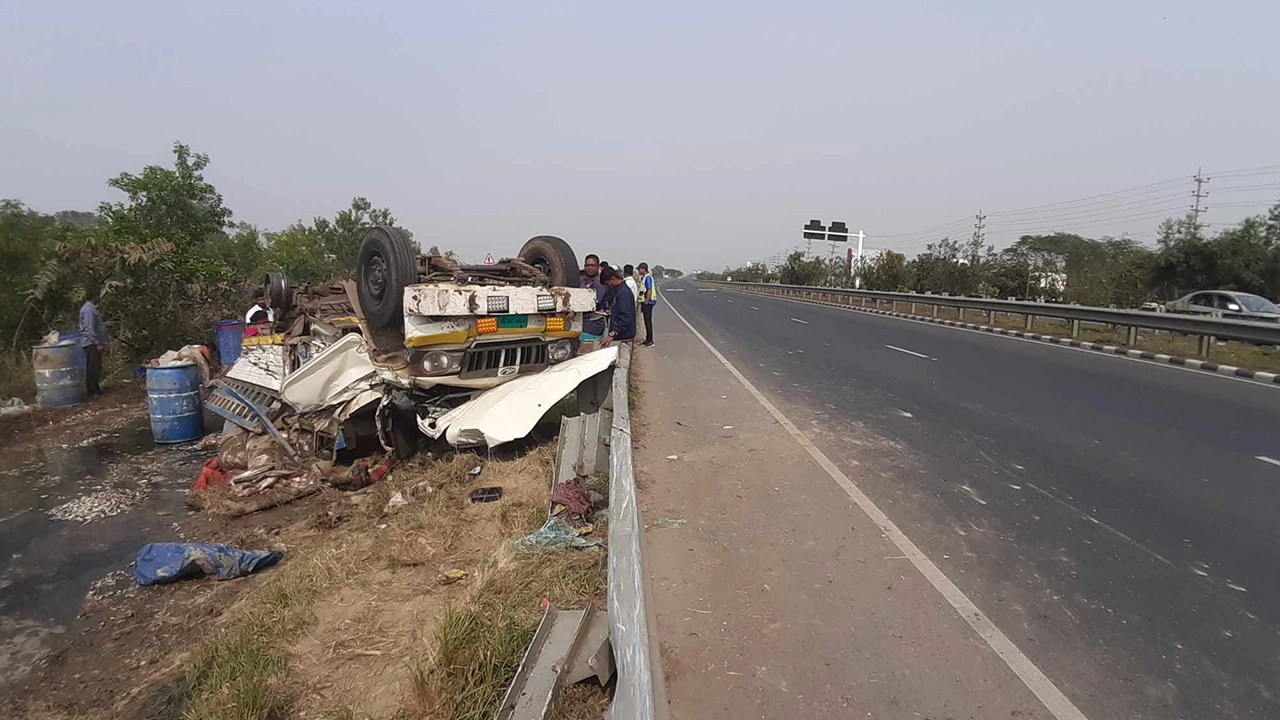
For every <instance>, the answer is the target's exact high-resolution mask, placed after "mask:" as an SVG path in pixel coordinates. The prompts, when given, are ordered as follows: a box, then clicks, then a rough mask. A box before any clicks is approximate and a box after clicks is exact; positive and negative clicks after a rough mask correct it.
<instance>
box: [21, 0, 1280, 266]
mask: <svg viewBox="0 0 1280 720" xmlns="http://www.w3.org/2000/svg"><path fill="white" fill-rule="evenodd" d="M1277 27H1280V2H1276V1H1275V0H1257V1H1255V2H1247V3H1244V2H1218V3H1204V2H1197V3H1192V2H1184V1H1182V0H1163V1H1161V2H1136V1H1133V0H1126V1H1125V2H1115V1H1114V0H1113V1H1112V2H1093V1H1092V0H1078V1H1077V2H1071V3H1028V2H1025V1H1023V2H909V1H903V0H899V1H898V2H876V3H860V2H829V3H797V2H789V3H781V2H770V3H763V2H744V1H743V0H738V1H737V2H723V3H710V2H701V3H689V2H680V3H673V2H649V3H629V4H626V5H624V4H621V3H606V2H599V1H597V2H583V3H555V2H545V1H544V2H518V3H514V2H513V3H502V4H499V3H479V2H457V1H455V2H449V3H432V2H395V3H367V2H366V3H356V2H351V3H344V4H343V5H338V4H336V3H328V2H323V1H322V0H320V1H315V0H313V1H312V2H305V3H303V2H281V1H279V0H273V1H271V2H254V3H241V2H218V3H210V2H201V3H195V2H173V1H170V2H155V3H142V2H124V3H120V2H101V1H100V0H95V1H93V2H85V1H81V2H15V0H8V1H7V2H5V3H4V9H3V22H0V157H3V159H4V162H3V163H0V197H12V198H18V199H21V200H23V201H25V202H26V203H27V204H29V205H31V206H32V207H34V208H36V209H39V210H43V211H54V210H59V209H68V208H70V209H91V208H93V207H94V206H96V204H97V203H98V202H99V201H101V200H103V199H116V198H115V196H116V195H117V194H116V193H115V191H113V190H110V189H109V188H107V187H106V186H105V184H104V181H105V180H106V179H107V178H108V177H110V176H112V175H115V174H116V173H119V172H120V171H122V170H137V169H140V168H141V167H142V166H143V165H144V164H147V163H164V164H168V163H169V162H170V159H171V155H170V148H171V145H172V143H173V141H175V140H181V141H183V142H185V143H188V144H190V145H191V146H192V147H193V148H194V149H195V150H197V151H200V152H204V153H207V154H209V155H210V156H211V157H212V165H211V166H210V169H209V171H208V172H207V177H208V178H209V179H210V180H212V181H213V182H214V183H215V184H216V185H217V186H218V188H219V190H220V191H221V192H222V193H223V195H224V197H225V199H226V202H227V204H228V205H229V206H230V207H231V208H232V209H233V210H234V211H235V215H236V219H237V220H243V221H248V222H251V223H254V224H256V225H258V226H259V227H260V228H262V229H278V228H280V227H283V226H284V225H286V224H288V223H290V222H292V221H294V220H297V219H300V218H304V219H310V218H311V217H313V216H315V215H330V216H331V215H332V214H333V213H334V212H335V211H336V210H338V209H339V208H341V207H344V206H346V205H347V204H348V203H349V201H350V199H351V197H352V196H354V195H365V196H367V197H369V199H370V200H372V201H373V202H374V203H375V205H378V206H388V207H390V208H391V209H392V211H393V212H394V214H395V215H396V216H397V218H399V220H400V223H401V224H402V225H404V226H405V227H408V228H409V229H410V230H412V231H413V232H414V233H415V235H416V236H417V237H418V239H419V240H421V241H422V242H423V244H424V245H429V244H432V243H439V244H440V245H442V246H444V247H452V248H454V249H456V250H457V251H458V252H459V253H460V254H461V255H462V256H463V257H464V259H472V260H478V259H479V258H480V257H482V256H483V255H484V253H485V252H493V253H495V254H510V253H513V252H514V251H515V250H516V249H518V247H519V245H520V244H521V243H522V242H523V241H524V240H525V239H526V238H527V237H529V236H531V235H534V234H543V233H550V234H556V235H561V236H562V237H564V238H566V239H567V240H569V241H570V242H571V243H572V244H573V245H574V247H575V248H576V249H577V250H578V253H579V256H581V255H582V254H585V253H586V252H587V251H589V250H596V251H598V252H600V254H602V255H603V256H605V258H606V259H612V260H614V261H616V262H619V263H621V262H639V261H640V260H647V261H649V262H650V263H655V262H656V263H662V264H667V265H671V266H675V267H680V268H683V269H686V270H690V269H693V268H695V267H703V268H718V267H722V266H724V265H726V264H729V265H737V264H739V263H741V262H743V261H745V260H750V259H761V258H765V257H768V256H770V255H772V254H774V253H776V252H778V251H780V250H784V249H786V248H788V247H791V246H794V245H796V244H797V243H798V242H799V228H800V226H801V225H802V224H803V223H804V222H805V221H806V220H807V219H808V218H810V217H815V218H820V219H823V220H831V219H839V220H845V221H847V222H848V223H849V224H850V225H851V226H853V227H859V226H861V227H863V228H865V229H866V232H867V233H868V235H870V236H871V237H869V238H868V240H867V244H868V246H871V247H900V248H903V249H906V250H909V251H910V250H915V249H919V246H921V245H922V244H923V242H924V241H925V240H927V239H928V236H924V235H905V236H901V235H900V234H902V233H912V232H915V231H919V230H922V229H926V228H931V227H933V226H938V225H943V224H944V223H948V222H951V221H956V220H959V219H966V218H967V219H968V222H969V223H971V222H972V215H973V214H974V213H976V212H977V211H978V209H979V208H982V209H985V210H987V211H989V212H991V213H992V217H991V218H990V222H991V223H992V233H991V235H990V239H991V240H992V241H993V242H995V243H996V244H997V245H1003V244H1007V243H1008V242H1009V241H1010V239H1012V238H1014V237H1016V235H1017V233H1018V232H1021V231H1026V230H1035V229H1039V228H1040V226H1042V225H1052V226H1054V227H1056V226H1057V225H1059V224H1060V225H1061V226H1062V227H1061V229H1068V230H1069V229H1073V225H1072V223H1074V224H1075V225H1079V226H1081V232H1082V233H1085V234H1090V235H1096V234H1113V233H1118V232H1121V231H1123V230H1130V231H1132V232H1133V233H1134V235H1135V236H1136V237H1139V238H1141V239H1146V238H1149V237H1151V236H1152V235H1153V233H1152V231H1153V230H1154V227H1155V225H1156V224H1157V222H1158V220H1151V219H1141V220H1138V219H1134V218H1135V217H1137V216H1140V215H1141V214H1142V213H1144V212H1148V213H1149V212H1155V213H1159V212H1161V211H1162V210H1163V208H1164V207H1166V206H1168V207H1172V208H1175V209H1174V210H1172V211H1171V212H1170V213H1169V214H1176V213H1177V210H1176V208H1177V207H1179V206H1180V205H1179V204H1180V203H1183V202H1184V200H1183V199H1182V196H1181V193H1184V192H1185V193H1189V192H1190V190H1191V188H1192V187H1193V186H1192V185H1191V184H1190V182H1189V178H1190V176H1191V175H1193V174H1194V173H1195V171H1196V168H1197V166H1201V165H1203V166H1204V168H1205V170H1206V172H1210V173H1212V172H1218V171H1224V170H1229V169H1237V168H1252V167H1258V166H1276V165H1280V145H1278V144H1277V140H1278V139H1280V47H1278V46H1277V44H1276V41H1275V37H1276V35H1275V33H1276V28H1277ZM1266 172H1267V171H1263V173H1262V174H1258V173H1244V174H1240V175H1239V176H1238V179H1237V180H1235V181H1232V180H1230V179H1229V178H1228V177H1227V176H1222V177H1219V178H1218V179H1216V180H1215V181H1214V182H1211V183H1210V186H1209V188H1210V190H1215V189H1217V188H1219V187H1222V188H1228V189H1224V191H1223V192H1224V194H1223V195H1214V196H1211V198H1210V202H1209V204H1210V205H1211V206H1213V205H1214V204H1215V202H1219V201H1220V202H1223V203H1226V202H1228V201H1232V202H1242V203H1245V204H1248V203H1249V202H1258V203H1262V202H1265V201H1266V200H1267V199H1274V198H1276V197H1280V189H1273V188H1266V187H1262V188H1255V187H1254V186H1256V185H1265V184H1266V183H1268V182H1271V183H1276V184H1277V188H1280V174H1278V173H1272V174H1269V175H1268V174H1266ZM1177 178H1183V179H1184V182H1182V183H1170V184H1169V185H1167V186H1156V187H1154V188H1149V189H1147V190H1146V191H1145V194H1144V193H1141V192H1139V191H1134V193H1131V194H1121V195H1119V196H1108V197H1104V198H1103V199H1102V200H1101V201H1100V202H1096V203H1094V204H1088V203H1086V204H1083V205H1080V204H1077V205H1067V206H1065V207H1066V208H1067V211H1066V212H1065V213H1064V212H1062V211H1061V210H1058V211H1054V210H1052V209H1050V210H1044V211H1039V213H1038V214H1037V213H1030V214H1023V215H1011V216H1005V218H1003V222H1004V225H1003V228H1001V227H1000V225H999V224H998V222H997V221H999V220H1001V217H1000V216H998V215H995V212H996V211H1000V210H1002V209H1010V208H1021V207H1025V206H1034V205H1042V204H1046V203H1057V202H1062V201H1069V200H1072V199H1074V198H1082V197H1086V196H1092V195H1095V194H1098V193H1107V192H1111V191H1117V190H1122V189H1125V188H1130V187H1134V186H1145V185H1148V184H1151V183H1159V182H1162V181H1166V180H1171V179H1177ZM1230 187H1237V188H1240V189H1236V190H1229V188H1230ZM1185 202H1186V203H1189V202H1190V198H1189V197H1187V198H1186V199H1185ZM1144 203H1145V204H1144ZM1161 203H1164V204H1161ZM1113 205H1114V207H1112V206H1113ZM1261 209H1262V208H1260V207H1259V208H1249V207H1241V206H1239V205H1223V206H1220V207H1219V208H1217V209H1213V210H1210V213H1209V215H1207V216H1206V219H1207V220H1209V221H1211V222H1214V223H1225V222H1234V221H1237V220H1239V219H1240V217H1242V216H1243V215H1244V214H1245V213H1247V212H1257V211H1260V210H1261ZM1130 211H1136V212H1130ZM1108 212H1109V213H1110V214H1109V215H1108V214H1106V213H1108ZM1126 213H1128V214H1126ZM1099 220H1101V222H1099ZM1090 222H1092V223H1094V225H1089V223H1090ZM1019 223H1021V224H1019ZM954 228H955V229H957V230H959V232H958V233H957V234H959V235H967V234H968V232H969V230H968V229H967V226H965V225H964V224H962V223H958V224H956V225H955V226H954ZM891 235H898V237H886V236H891Z"/></svg>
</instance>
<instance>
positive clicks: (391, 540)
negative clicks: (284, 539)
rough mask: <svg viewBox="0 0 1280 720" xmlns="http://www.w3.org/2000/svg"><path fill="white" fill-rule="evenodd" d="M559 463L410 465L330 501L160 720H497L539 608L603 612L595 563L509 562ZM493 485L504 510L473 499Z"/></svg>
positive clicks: (458, 458) (298, 533)
mask: <svg viewBox="0 0 1280 720" xmlns="http://www.w3.org/2000/svg"><path fill="white" fill-rule="evenodd" d="M553 456H554V446H542V447H539V448H536V449H534V450H532V451H530V452H528V453H527V454H525V455H523V456H520V457H514V458H507V459H488V460H486V459H484V458H480V457H477V456H475V455H470V454H460V455H454V456H451V457H449V458H447V459H443V460H416V461H413V462H410V463H407V464H404V465H401V466H399V467H397V468H396V469H395V470H394V472H393V474H392V476H391V478H390V479H389V480H387V481H385V482H384V483H382V484H379V485H375V486H373V487H371V488H368V489H367V490H365V491H362V492H360V493H355V494H350V495H347V494H340V493H332V494H330V495H329V496H328V497H330V498H332V500H333V501H332V502H331V504H330V505H329V506H328V507H326V508H324V509H323V510H321V511H319V512H318V513H317V514H316V518H315V519H313V520H311V521H308V522H307V523H304V524H302V525H300V526H297V527H294V528H290V529H289V532H288V533H286V535H287V536H288V537H289V539H290V547H289V555H288V560H287V561H286V562H285V563H283V564H282V565H281V566H280V567H279V568H276V569H274V570H272V571H270V572H269V574H268V575H267V576H264V577H262V578H257V579H255V580H256V581H258V582H262V585H261V586H260V587H257V588H255V589H253V590H251V591H250V592H249V593H248V594H247V595H246V596H245V597H244V598H243V599H242V601H241V602H240V603H238V604H237V605H236V606H235V607H234V608H232V609H231V610H230V611H228V612H227V613H225V614H224V618H225V620H224V623H223V627H222V628H220V629H219V630H217V631H216V632H214V633H213V634H212V635H211V636H210V637H209V638H208V639H206V640H205V641H204V642H202V643H201V644H200V645H199V646H198V647H197V648H196V649H195V651H194V652H193V653H192V654H191V656H190V657H189V659H188V660H187V661H186V663H185V668H186V672H185V678H184V681H183V682H181V683H178V684H177V686H176V687H175V689H174V691H173V694H174V698H172V701H171V702H170V703H169V707H170V709H169V711H168V712H167V715H168V716H169V717H182V718H186V719H189V720H269V719H272V718H284V717H295V716H300V715H303V714H305V715H306V716H307V717H325V718H334V719H335V720H338V719H346V718H378V717H394V718H397V719H401V720H408V719H411V718H429V719H435V718H488V717H490V716H492V714H493V713H494V711H495V710H496V708H497V705H498V703H499V702H500V701H501V697H502V694H503V693H504V692H505V690H506V687H507V685H508V684H509V683H510V681H511V678H512V677H513V676H514V673H515V670H516V668H517V667H518V665H519V662H520V659H521V657H522V656H523V653H524V650H525V647H526V646H527V644H528V642H529V640H530V638H531V637H532V634H533V631H534V629H535V628H536V627H537V623H538V620H539V619H540V617H541V613H542V609H541V605H540V601H541V599H542V598H543V597H547V598H549V599H551V600H552V601H554V602H557V603H558V604H561V606H562V607H581V606H582V605H584V604H585V603H587V602H595V603H596V604H597V605H603V600H604V589H605V553H603V552H583V551H573V550H570V551H542V552H528V553H520V552H514V551H512V550H510V549H509V548H508V541H509V540H510V539H513V538H516V537H520V536H522V535H525V534H527V533H529V532H531V531H533V530H536V529H537V528H538V527H540V526H541V525H542V523H543V521H544V520H545V519H546V512H547V504H548V498H549V494H550V487H549V486H550V473H551V465H552V462H553ZM478 464H479V465H481V466H482V471H481V474H480V475H479V477H473V476H472V475H471V474H470V472H469V471H471V470H472V469H473V468H474V467H475V466H476V465H478ZM491 485H497V486H501V487H502V488H503V490H504V495H503V499H502V500H500V501H498V502H494V503H485V504H471V503H470V502H469V501H468V500H467V495H468V493H469V492H470V491H471V490H472V489H474V488H475V487H481V486H491ZM427 487H430V488H431V490H430V491H427V489H426V488H427ZM415 488H416V492H414V493H413V494H412V497H413V499H412V500H411V502H410V504H409V505H406V506H403V507H401V508H399V509H398V510H397V511H395V512H393V513H384V508H385V506H386V504H387V500H388V499H389V498H390V497H391V495H392V494H393V493H394V492H396V491H397V490H398V491H401V492H406V493H407V492H410V491H411V490H413V489H415ZM320 518H323V519H325V520H326V522H325V523H323V524H317V523H316V521H315V520H316V519H320ZM335 518H336V520H335ZM335 523H336V525H335ZM268 538H271V536H268V535H265V534H263V533H261V532H260V531H256V530H246V531H241V532H239V533H237V534H236V535H235V536H233V537H232V538H230V539H231V540H232V541H235V542H238V543H242V544H243V545H244V546H249V547H262V546H264V545H267V544H269V543H268ZM271 539H272V540H276V541H278V539H279V538H271ZM453 568H459V569H464V570H466V571H467V572H468V573H469V577H468V578H467V579H465V580H463V581H461V582H459V583H456V584H450V585H442V584H440V582H439V578H440V573H441V572H443V571H444V570H448V569H453ZM603 695H604V692H603V691H602V690H599V689H597V690H596V691H595V693H594V694H591V693H585V692H584V691H581V690H576V689H575V690H574V692H573V693H572V694H570V695H568V696H567V697H568V698H570V699H576V698H578V697H580V696H581V697H585V698H587V699H588V700H587V702H586V703H585V704H592V703H594V704H595V705H598V704H599V703H600V702H602V701H601V700H600V696H603ZM605 697H606V699H605V700H604V701H603V702H607V696H605ZM583 704H584V703H583V702H572V703H570V704H569V705H568V707H571V708H574V709H575V712H576V711H577V710H576V709H578V708H580V707H581V706H582V705H583Z"/></svg>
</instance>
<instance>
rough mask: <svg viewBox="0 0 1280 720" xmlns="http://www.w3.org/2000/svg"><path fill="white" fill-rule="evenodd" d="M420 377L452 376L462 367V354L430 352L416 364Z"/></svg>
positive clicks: (441, 351) (443, 351)
mask: <svg viewBox="0 0 1280 720" xmlns="http://www.w3.org/2000/svg"><path fill="white" fill-rule="evenodd" d="M414 365H415V366H416V367H415V368H414V369H415V370H417V371H418V372H416V373H414V374H416V375H420V376H428V377H429V376H433V375H450V374H452V373H456V372H458V370H459V369H460V368H461V367H462V352H460V351H459V352H449V351H446V350H428V351H427V352H425V353H423V354H422V356H421V357H419V358H418V361H417V362H416V363H414Z"/></svg>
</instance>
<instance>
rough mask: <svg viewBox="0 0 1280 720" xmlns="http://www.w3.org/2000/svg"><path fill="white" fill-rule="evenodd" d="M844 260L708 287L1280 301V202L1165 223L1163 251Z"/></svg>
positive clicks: (812, 262)
mask: <svg viewBox="0 0 1280 720" xmlns="http://www.w3.org/2000/svg"><path fill="white" fill-rule="evenodd" d="M852 270H853V276H852V277H851V276H850V273H849V268H848V267H847V266H846V265H845V261H844V258H831V259H824V258H821V257H816V258H815V257H806V255H805V253H804V252H801V251H798V250H797V251H795V252H792V253H791V254H790V255H789V256H788V257H787V258H786V261H785V262H784V263H782V264H781V265H779V266H777V267H769V266H768V265H765V264H763V263H753V264H751V265H748V266H744V267H739V268H733V269H729V268H726V269H725V270H724V272H720V273H702V274H700V275H699V277H700V278H702V279H715V280H723V279H725V278H728V277H732V278H733V279H734V280H738V281H742V282H781V283H783V284H786V285H812V286H823V287H853V286H854V281H855V277H857V278H861V281H862V287H864V288H866V289H868V290H889V291H900V292H933V293H949V294H952V295H978V296H986V297H996V298H1007V297H1015V298H1024V299H1025V298H1036V299H1043V300H1047V301H1061V302H1076V303H1080V304H1082V305H1096V306H1101V307H1108V306H1115V307H1119V308H1136V307H1139V306H1140V305H1142V304H1143V303H1145V302H1152V301H1167V300H1174V299H1176V298H1178V297H1181V296H1182V295H1184V294H1186V293H1188V292H1191V291H1194V290H1238V291H1241V292H1249V293H1254V294H1257V295H1261V296H1263V297H1266V298H1269V299H1271V300H1273V301H1274V300H1277V299H1280V203H1277V204H1276V205H1275V206H1273V207H1272V208H1271V209H1270V211H1269V212H1268V213H1267V214H1265V215H1256V216H1253V217H1250V218H1248V219H1246V220H1245V221H1243V222H1241V223H1239V224H1238V225H1235V226H1231V227H1227V228H1225V229H1222V230H1219V231H1218V232H1216V233H1214V234H1208V233H1207V232H1206V230H1205V227H1204V226H1203V225H1200V224H1197V223H1195V222H1194V221H1193V219H1192V217H1191V216H1187V217H1183V218H1169V219H1166V220H1165V221H1164V222H1163V223H1162V224H1161V225H1160V228H1159V235H1158V237H1157V240H1156V245H1155V247H1150V246H1147V245H1143V244H1141V243H1139V242H1137V241H1135V240H1132V239H1129V238H1126V237H1105V236H1104V237H1099V238H1086V237H1082V236H1080V235H1075V234H1071V233H1052V234H1043V235H1025V236H1023V237H1022V238H1020V239H1019V240H1018V241H1017V242H1015V243H1014V244H1013V245H1010V246H1009V247H1007V248H1004V249H1002V250H999V251H997V250H995V248H993V247H992V246H990V245H985V244H984V243H983V242H982V241H981V240H980V239H977V238H971V239H968V240H956V239H953V238H950V237H944V238H941V239H939V240H937V241H936V242H933V243H930V244H929V245H928V246H927V248H926V250H925V252H922V253H920V254H919V255H917V256H915V257H913V258H907V257H906V256H905V255H903V254H902V253H899V252H894V251H892V250H884V251H881V252H879V253H877V254H875V255H871V256H870V257H867V258H864V260H863V262H862V264H861V265H859V266H857V267H854V268H852Z"/></svg>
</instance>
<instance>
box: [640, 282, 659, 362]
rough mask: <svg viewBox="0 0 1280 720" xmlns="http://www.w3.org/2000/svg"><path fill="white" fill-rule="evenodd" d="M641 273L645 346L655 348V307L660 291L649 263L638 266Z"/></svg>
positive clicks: (641, 308) (641, 309)
mask: <svg viewBox="0 0 1280 720" xmlns="http://www.w3.org/2000/svg"><path fill="white" fill-rule="evenodd" d="M636 269H637V270H639V271H640V312H642V313H644V346H645V347H653V306H654V305H657V304H658V291H657V289H655V288H654V286H653V276H652V275H650V274H649V263H640V264H639V265H637V266H636Z"/></svg>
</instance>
